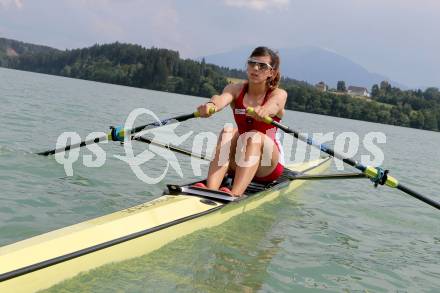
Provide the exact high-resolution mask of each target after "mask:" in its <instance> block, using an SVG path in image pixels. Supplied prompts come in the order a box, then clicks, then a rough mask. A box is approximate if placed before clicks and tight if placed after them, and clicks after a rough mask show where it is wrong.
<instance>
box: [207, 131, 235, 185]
mask: <svg viewBox="0 0 440 293" xmlns="http://www.w3.org/2000/svg"><path fill="white" fill-rule="evenodd" d="M237 139H238V130H237V129H236V128H233V127H225V128H224V129H223V130H222V131H221V132H220V135H219V139H218V141H217V147H216V149H215V156H214V159H213V160H212V161H211V164H210V165H209V171H208V180H207V187H208V188H209V189H218V188H219V187H220V185H221V183H222V181H223V178H224V177H225V175H226V173H227V171H228V170H229V169H232V170H233V169H235V162H234V157H235V149H236V146H237Z"/></svg>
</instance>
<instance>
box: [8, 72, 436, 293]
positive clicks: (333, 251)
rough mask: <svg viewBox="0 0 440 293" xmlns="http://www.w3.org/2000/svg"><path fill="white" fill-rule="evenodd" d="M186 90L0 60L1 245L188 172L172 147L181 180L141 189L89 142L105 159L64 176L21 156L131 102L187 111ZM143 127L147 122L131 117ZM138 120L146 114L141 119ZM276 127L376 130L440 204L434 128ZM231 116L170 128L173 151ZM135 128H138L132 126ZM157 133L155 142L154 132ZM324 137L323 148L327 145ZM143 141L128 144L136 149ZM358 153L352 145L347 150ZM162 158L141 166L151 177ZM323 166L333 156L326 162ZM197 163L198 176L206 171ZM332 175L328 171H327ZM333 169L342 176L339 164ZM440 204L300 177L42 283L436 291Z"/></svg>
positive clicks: (388, 161)
mask: <svg viewBox="0 0 440 293" xmlns="http://www.w3.org/2000/svg"><path fill="white" fill-rule="evenodd" d="M204 101H206V100H205V99H202V98H199V97H191V96H185V95H177V94H171V93H164V92H157V91H149V90H143V89H136V88H130V87H123V86H115V85H109V84H103V83H96V82H89V81H82V80H75V79H67V78H62V77H55V76H48V75H42V74H35V73H29V72H22V71H15V70H9V69H4V68H0V109H1V112H0V113H1V114H0V125H1V128H0V185H1V192H0V246H3V245H6V244H9V243H13V242H15V241H18V240H22V239H25V238H28V237H31V236H34V235H37V234H40V233H44V232H48V231H50V230H53V229H56V228H60V227H63V226H67V225H71V224H74V223H78V222H80V221H84V220H86V219H90V218H93V217H97V216H100V215H104V214H107V213H110V212H113V211H117V210H120V209H123V208H126V207H129V206H133V205H135V204H139V203H142V202H145V201H149V200H151V199H153V198H155V197H157V196H159V195H160V194H161V193H162V190H163V189H164V187H165V186H166V184H167V183H175V182H177V183H181V182H187V181H190V180H193V179H195V178H200V177H198V176H196V175H195V174H194V173H193V172H192V169H191V164H190V159H189V158H187V157H183V156H181V155H177V159H178V162H179V163H180V166H181V168H182V174H183V177H181V176H179V174H178V173H177V172H176V171H174V170H173V169H172V168H170V170H169V172H168V173H167V175H166V177H165V178H164V179H163V180H162V181H161V182H159V183H157V184H154V185H151V184H146V183H144V182H142V181H140V180H139V179H138V178H137V177H136V176H135V174H134V173H133V172H132V170H131V169H130V167H129V166H128V165H127V164H126V163H124V162H123V161H121V160H119V159H117V158H115V157H114V155H124V148H123V147H122V146H120V145H119V144H117V143H114V142H109V143H108V144H106V145H102V148H103V149H105V151H106V154H107V156H106V158H107V159H106V161H105V164H104V165H103V166H101V167H98V168H87V167H85V166H83V164H82V163H81V160H82V157H83V155H87V154H90V152H88V151H87V150H82V151H81V153H80V160H79V161H78V162H77V163H75V164H74V166H73V176H66V174H65V172H64V169H63V166H62V165H60V164H59V163H57V161H56V160H55V159H54V158H53V157H42V156H38V155H35V154H33V153H35V152H38V151H44V150H47V149H52V148H54V147H55V143H56V141H57V138H58V136H59V135H60V134H61V133H63V132H65V131H75V132H77V133H78V134H79V135H80V136H81V137H82V138H85V136H86V135H87V134H89V133H90V132H93V131H104V132H107V131H108V127H109V126H110V125H122V124H123V123H124V122H125V120H126V119H127V116H128V114H129V113H130V112H131V111H133V110H134V109H136V108H147V109H149V110H152V111H153V112H154V113H155V114H156V115H157V116H159V117H160V118H167V117H172V116H176V115H179V114H185V113H190V112H193V111H194V109H195V107H196V106H197V105H198V104H200V103H202V102H204ZM143 117H144V119H145V121H141V120H142V118H139V121H138V122H139V123H142V122H146V123H148V122H151V117H147V116H143ZM147 120H148V121H147ZM283 121H284V123H285V124H286V125H290V126H291V127H292V128H294V129H299V130H300V131H303V132H308V133H313V132H321V133H330V132H334V136H335V137H337V136H338V135H339V134H341V133H343V132H355V133H356V134H357V135H358V136H359V137H360V139H361V141H362V139H363V138H364V137H365V135H366V134H368V133H370V132H383V133H384V134H385V136H386V144H377V145H378V146H379V147H380V149H381V150H382V151H383V153H384V163H383V166H384V167H385V168H389V169H391V174H392V175H394V176H395V177H396V178H398V179H400V181H401V182H402V183H404V184H405V185H407V186H409V187H412V188H413V189H415V190H417V191H419V192H420V193H422V194H424V195H426V196H428V197H430V198H433V199H435V200H437V201H440V186H439V184H438V182H439V180H440V171H439V165H440V147H439V146H440V134H439V133H436V132H428V131H421V130H415V129H409V128H402V127H394V126H388V125H381V124H374V123H367V122H361V121H354V120H347V119H340V118H334V117H327V116H320V115H313V114H307V113H300V112H293V111H287V113H286V116H285V118H284V120H283ZM226 122H232V115H231V112H230V110H226V111H223V112H221V113H218V114H216V115H214V116H213V117H211V118H210V119H203V120H202V119H193V120H191V121H186V122H183V123H181V124H180V125H179V126H178V129H177V130H176V132H177V133H178V134H179V135H184V134H186V133H188V132H189V131H194V133H193V135H192V136H191V138H189V139H188V140H187V141H185V143H184V144H183V146H185V147H187V148H191V146H192V138H193V137H194V136H195V135H196V134H197V133H201V132H206V131H213V132H214V133H217V132H218V131H219V130H220V129H221V127H222V126H223V124H224V123H226ZM142 124H143V123H142ZM156 135H157V137H158V138H159V137H161V135H162V137H167V136H169V135H170V134H169V132H167V131H166V130H160V131H159V132H157V133H156ZM330 144H331V143H330ZM145 148H146V145H142V144H136V145H135V152H137V153H139V152H141V151H142V150H144V149H145ZM363 154H369V152H368V150H367V149H365V148H363V147H361V148H360V150H359V151H358V152H357V154H356V157H355V158H356V159H359V158H360V156H361V155H363ZM166 166H167V161H166V160H165V159H163V158H161V157H155V158H153V159H152V160H150V161H149V162H147V163H146V164H145V165H144V166H143V170H144V171H145V172H146V173H148V174H149V175H151V176H156V175H160V174H161V173H162V172H163V170H164V168H166ZM332 169H333V171H335V170H336V165H334V164H333V165H332ZM202 170H203V171H204V174H206V170H207V167H206V166H203V168H202ZM330 171H331V170H330ZM345 171H346V172H353V170H352V169H350V168H346V169H345ZM439 288H440V213H439V211H438V210H435V209H434V208H432V207H430V206H428V205H426V204H424V203H422V202H420V201H418V200H416V199H414V198H412V197H410V196H407V195H405V194H403V193H402V192H400V191H398V190H393V189H390V188H388V187H379V188H377V189H375V188H374V187H373V185H372V183H371V182H370V181H369V180H343V181H341V180H338V181H320V182H309V183H308V184H306V185H304V187H302V188H301V189H299V190H298V191H296V192H295V193H294V194H292V195H291V196H286V197H282V198H280V199H279V200H276V201H274V202H271V203H269V204H266V205H264V206H262V207H260V208H258V209H257V210H255V211H253V212H249V213H247V214H244V215H241V216H237V217H235V218H233V219H232V220H230V221H228V222H226V223H225V224H223V225H221V226H219V227H215V228H212V229H208V230H203V231H199V232H197V233H194V234H191V235H189V236H187V237H184V238H182V239H179V240H177V241H175V242H173V243H171V244H169V245H167V246H165V247H163V248H161V249H160V250H158V251H156V252H154V253H151V254H149V255H146V256H144V257H140V258H136V259H133V260H129V261H126V262H123V263H118V264H112V265H108V266H104V267H102V268H99V269H97V270H94V271H93V272H90V273H86V274H82V275H80V276H79V277H76V278H74V279H72V280H68V281H67V282H64V283H62V284H60V285H58V286H56V287H54V288H52V289H50V290H49V291H53V292H59V291H63V292H90V291H93V292H109V291H119V292H142V291H152V290H153V289H154V291H157V292H170V291H175V290H177V291H179V292H224V291H227V292H254V291H263V292H292V291H295V292H302V291H304V292H306V291H307V292H315V291H328V292H341V291H348V292H357V291H359V292H367V291H368V292H390V291H391V292H438V290H439Z"/></svg>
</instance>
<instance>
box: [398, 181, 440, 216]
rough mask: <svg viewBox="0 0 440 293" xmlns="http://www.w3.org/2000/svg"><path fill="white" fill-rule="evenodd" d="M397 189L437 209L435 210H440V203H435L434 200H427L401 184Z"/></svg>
mask: <svg viewBox="0 0 440 293" xmlns="http://www.w3.org/2000/svg"><path fill="white" fill-rule="evenodd" d="M396 188H397V189H399V190H401V191H403V192H405V193H406V194H409V195H411V196H413V197H415V198H417V199H419V200H421V201H423V202H424V203H427V204H429V205H430V206H432V207H435V208H437V209H439V210H440V203H438V202H436V201H434V200H432V199H430V198H427V197H426V196H424V195H421V194H420V193H418V192H417V191H414V190H412V189H410V188H409V187H406V186H405V185H402V184H400V183H399V185H397V187H396Z"/></svg>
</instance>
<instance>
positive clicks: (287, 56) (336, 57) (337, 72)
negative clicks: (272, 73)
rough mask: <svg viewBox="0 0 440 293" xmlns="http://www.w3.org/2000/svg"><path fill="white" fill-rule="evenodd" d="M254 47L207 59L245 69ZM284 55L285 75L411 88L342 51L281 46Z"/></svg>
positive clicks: (311, 80)
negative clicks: (369, 69) (388, 83)
mask: <svg viewBox="0 0 440 293" xmlns="http://www.w3.org/2000/svg"><path fill="white" fill-rule="evenodd" d="M251 51H252V48H244V47H242V48H238V49H235V50H230V51H227V52H224V53H218V54H212V55H206V56H203V57H199V58H198V59H199V60H200V59H202V58H204V59H205V61H206V62H207V63H213V64H216V65H219V66H225V67H229V68H237V69H244V68H245V60H246V59H247V57H248V56H249V53H250V52H251ZM278 52H279V54H280V58H281V73H282V75H283V76H286V77H289V78H293V79H296V80H302V81H306V82H308V83H311V84H316V83H318V82H320V81H324V82H325V83H326V84H327V85H328V86H329V87H331V88H336V84H337V82H338V81H339V80H343V81H345V82H346V84H347V85H354V86H361V87H366V88H367V89H371V87H372V86H373V85H374V84H379V83H380V82H381V81H383V80H387V81H389V82H390V83H392V84H393V85H395V86H397V87H400V88H408V87H407V86H405V85H402V84H400V83H398V82H395V81H392V80H390V78H388V77H386V76H384V75H381V74H377V73H372V72H369V71H368V70H367V69H365V68H364V67H363V66H361V65H360V64H358V63H356V62H354V61H352V60H350V59H349V58H347V57H344V56H343V55H341V54H338V53H335V52H332V51H329V50H326V49H322V48H319V47H313V46H301V47H295V48H281V49H279V50H278Z"/></svg>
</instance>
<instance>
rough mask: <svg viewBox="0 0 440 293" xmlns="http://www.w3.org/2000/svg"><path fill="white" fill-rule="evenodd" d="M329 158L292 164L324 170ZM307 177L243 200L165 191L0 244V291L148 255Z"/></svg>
mask: <svg viewBox="0 0 440 293" xmlns="http://www.w3.org/2000/svg"><path fill="white" fill-rule="evenodd" d="M329 164H330V160H329V159H319V160H315V161H310V162H306V163H302V164H297V165H291V166H289V169H291V170H293V171H299V172H304V171H306V173H307V174H319V173H322V172H323V171H324V170H325V169H327V168H328V166H329ZM303 182H304V181H299V180H294V181H290V182H286V184H285V186H281V187H280V186H278V187H277V188H273V189H268V190H265V191H263V192H261V193H258V194H255V195H252V196H250V197H248V198H246V199H244V200H241V201H238V202H231V203H225V202H221V201H216V200H212V199H211V200H208V201H207V200H203V199H201V198H200V197H197V196H192V195H182V194H179V195H163V196H161V197H159V198H157V199H155V200H152V201H149V202H146V203H143V204H141V205H137V206H134V207H131V208H128V209H125V210H121V211H118V212H115V213H112V214H109V215H105V216H102V217H99V218H96V219H92V220H89V221H86V222H82V223H79V224H76V225H72V226H69V227H65V228H62V229H59V230H55V231H52V232H49V233H46V234H42V235H39V236H36V237H33V238H30V239H26V240H23V241H20V242H17V243H14V244H11V245H8V246H4V247H1V248H0V292H35V291H38V290H42V289H45V288H49V287H51V286H53V285H55V284H57V283H59V282H61V281H63V280H65V279H68V278H71V277H74V276H75V275H77V274H79V273H81V272H85V271H88V270H91V269H93V268H97V267H100V266H102V265H104V264H108V263H111V262H119V261H122V260H127V259H130V258H134V257H138V256H142V255H145V254H147V253H149V252H151V251H154V250H156V249H158V248H160V247H161V246H163V245H165V244H167V243H169V242H171V241H173V240H175V239H177V238H180V237H182V236H185V235H188V234H190V233H192V232H194V231H197V230H200V229H205V228H209V227H213V226H216V225H219V224H221V223H223V222H225V221H227V220H229V219H230V218H232V217H234V216H236V215H238V214H241V213H243V212H246V211H249V210H252V209H255V208H256V207H258V206H260V205H262V204H263V203H265V202H268V201H272V200H274V199H275V198H277V197H278V196H280V195H282V194H286V193H290V192H292V191H293V190H294V189H296V188H297V187H299V186H300V185H301V184H302V183H303Z"/></svg>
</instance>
